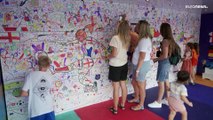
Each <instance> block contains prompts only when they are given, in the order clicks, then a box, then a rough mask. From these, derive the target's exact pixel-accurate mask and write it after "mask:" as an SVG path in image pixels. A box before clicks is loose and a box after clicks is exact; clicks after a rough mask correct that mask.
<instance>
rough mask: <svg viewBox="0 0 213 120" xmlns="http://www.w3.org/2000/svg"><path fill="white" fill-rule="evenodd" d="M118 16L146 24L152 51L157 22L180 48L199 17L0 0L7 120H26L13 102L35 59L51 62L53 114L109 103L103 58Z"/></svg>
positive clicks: (19, 101)
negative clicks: (168, 27)
mask: <svg viewBox="0 0 213 120" xmlns="http://www.w3.org/2000/svg"><path fill="white" fill-rule="evenodd" d="M121 14H126V15H127V19H128V20H129V21H130V22H137V21H138V20H140V19H146V20H148V21H149V22H150V24H151V26H152V34H153V36H154V39H153V43H154V46H155V47H157V46H158V43H159V41H160V40H161V36H160V33H159V27H160V24H161V23H162V22H169V23H170V24H171V25H172V27H173V33H174V36H175V39H176V41H177V42H178V44H180V45H181V46H182V45H183V43H184V42H186V41H188V40H193V41H197V40H198V37H199V27H200V26H199V24H200V15H199V14H195V13H188V12H186V11H177V10H168V9H164V8H155V7H154V6H152V7H145V6H143V5H137V4H125V3H122V4H119V3H114V2H112V1H109V2H106V1H99V0H87V1H86V0H85V1H80V0H79V1H74V0H73V1H70V0H0V24H1V26H0V52H1V64H2V72H3V81H4V87H5V94H6V105H7V114H8V118H9V120H25V119H26V118H27V98H24V97H15V96H17V94H19V92H20V89H21V87H22V86H23V83H24V80H25V77H26V75H27V74H28V73H29V72H30V71H34V70H37V56H38V55H40V54H44V55H48V56H49V57H50V58H51V60H52V64H51V67H50V70H49V72H51V73H52V74H53V75H54V78H55V79H54V80H53V82H54V85H55V86H54V88H53V89H52V91H51V93H52V94H53V97H54V101H55V104H54V108H55V111H56V113H57V114H60V113H63V112H66V111H70V110H74V109H77V108H81V107H84V106H88V105H91V104H94V103H98V102H102V101H105V100H109V99H111V98H112V87H111V82H110V81H109V80H108V60H106V59H105V56H106V55H107V54H108V43H109V41H110V39H111V37H112V36H113V35H114V34H115V26H116V24H117V22H118V20H119V15H121ZM156 67H157V64H153V65H152V71H150V72H149V73H148V76H147V81H148V82H147V88H151V87H154V86H156V85H157V83H156V81H155V76H156ZM171 79H174V77H171ZM127 83H128V91H129V93H131V92H132V87H131V84H130V82H129V80H128V81H127Z"/></svg>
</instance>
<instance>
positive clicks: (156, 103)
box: [148, 101, 162, 108]
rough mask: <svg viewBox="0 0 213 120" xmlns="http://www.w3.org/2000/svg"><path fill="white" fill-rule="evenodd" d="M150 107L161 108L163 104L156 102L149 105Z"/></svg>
mask: <svg viewBox="0 0 213 120" xmlns="http://www.w3.org/2000/svg"><path fill="white" fill-rule="evenodd" d="M148 107H150V108H161V107H162V104H161V103H158V102H157V101H154V102H153V103H150V104H148Z"/></svg>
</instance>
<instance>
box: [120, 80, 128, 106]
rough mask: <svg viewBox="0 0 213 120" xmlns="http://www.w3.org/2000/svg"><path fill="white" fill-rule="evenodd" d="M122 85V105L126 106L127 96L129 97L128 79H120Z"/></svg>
mask: <svg viewBox="0 0 213 120" xmlns="http://www.w3.org/2000/svg"><path fill="white" fill-rule="evenodd" d="M120 86H121V90H122V100H121V105H122V106H125V103H126V98H127V87H126V81H120Z"/></svg>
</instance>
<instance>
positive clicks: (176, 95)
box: [167, 71, 193, 120]
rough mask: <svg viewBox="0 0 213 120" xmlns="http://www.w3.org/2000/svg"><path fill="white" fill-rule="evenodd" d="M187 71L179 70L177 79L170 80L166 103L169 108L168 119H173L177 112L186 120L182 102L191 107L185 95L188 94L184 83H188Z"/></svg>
mask: <svg viewBox="0 0 213 120" xmlns="http://www.w3.org/2000/svg"><path fill="white" fill-rule="evenodd" d="M189 78H190V77H189V73H188V72H187V71H179V72H178V74H177V81H175V82H172V83H171V85H170V89H168V91H167V92H168V93H167V94H168V96H169V97H168V103H169V108H170V114H169V118H168V119H169V120H174V118H175V115H176V113H177V112H180V113H181V115H182V120H187V111H186V108H185V106H184V103H186V104H187V105H189V106H190V107H193V104H192V102H190V101H189V100H188V99H187V97H186V96H188V93H187V89H186V87H185V86H184V84H187V83H188V80H189Z"/></svg>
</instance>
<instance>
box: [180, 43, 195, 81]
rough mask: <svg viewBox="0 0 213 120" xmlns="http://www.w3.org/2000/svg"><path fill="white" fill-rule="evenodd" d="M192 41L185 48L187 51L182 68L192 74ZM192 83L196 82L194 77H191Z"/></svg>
mask: <svg viewBox="0 0 213 120" xmlns="http://www.w3.org/2000/svg"><path fill="white" fill-rule="evenodd" d="M192 46H193V44H192V43H187V44H186V48H185V53H184V58H183V64H182V67H181V70H184V71H187V72H189V74H190V75H192V60H191V59H192V49H191V48H192ZM190 82H191V83H192V84H194V81H193V79H192V78H191V81H190Z"/></svg>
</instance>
